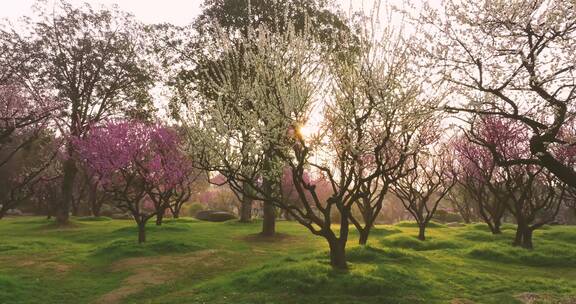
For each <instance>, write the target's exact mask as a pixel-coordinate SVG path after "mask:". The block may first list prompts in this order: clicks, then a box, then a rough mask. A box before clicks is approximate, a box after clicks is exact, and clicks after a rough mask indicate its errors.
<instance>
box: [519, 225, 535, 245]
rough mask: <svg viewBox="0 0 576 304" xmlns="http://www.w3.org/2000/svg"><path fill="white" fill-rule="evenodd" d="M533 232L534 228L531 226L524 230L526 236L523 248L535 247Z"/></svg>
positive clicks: (523, 240)
mask: <svg viewBox="0 0 576 304" xmlns="http://www.w3.org/2000/svg"><path fill="white" fill-rule="evenodd" d="M532 232H533V230H532V229H531V228H529V227H528V228H527V229H526V230H524V237H523V239H522V248H524V249H533V248H534V244H532Z"/></svg>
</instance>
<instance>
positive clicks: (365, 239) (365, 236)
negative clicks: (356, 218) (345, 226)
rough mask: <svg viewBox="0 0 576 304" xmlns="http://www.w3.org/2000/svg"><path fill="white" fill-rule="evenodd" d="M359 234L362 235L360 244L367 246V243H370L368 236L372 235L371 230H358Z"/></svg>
mask: <svg viewBox="0 0 576 304" xmlns="http://www.w3.org/2000/svg"><path fill="white" fill-rule="evenodd" d="M358 232H359V233H360V238H359V240H358V244H360V245H366V243H368V236H369V235H370V229H369V228H368V227H366V228H365V229H362V230H358Z"/></svg>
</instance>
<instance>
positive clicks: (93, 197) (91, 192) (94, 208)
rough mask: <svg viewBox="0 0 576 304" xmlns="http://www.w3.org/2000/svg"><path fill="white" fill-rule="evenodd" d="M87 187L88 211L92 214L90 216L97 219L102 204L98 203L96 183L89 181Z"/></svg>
mask: <svg viewBox="0 0 576 304" xmlns="http://www.w3.org/2000/svg"><path fill="white" fill-rule="evenodd" d="M89 183H90V184H89V185H88V187H89V188H88V201H89V202H90V211H91V212H92V216H94V217H99V216H100V209H101V208H102V204H100V203H99V202H98V188H97V186H96V183H93V182H90V181H89Z"/></svg>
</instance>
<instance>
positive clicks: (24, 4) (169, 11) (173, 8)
mask: <svg viewBox="0 0 576 304" xmlns="http://www.w3.org/2000/svg"><path fill="white" fill-rule="evenodd" d="M47 1H48V3H54V2H55V0H47ZM68 1H69V2H70V3H72V4H73V5H80V4H82V3H89V4H91V5H93V6H99V5H105V6H111V5H113V4H117V5H118V6H119V7H120V9H121V10H123V11H127V12H130V13H132V14H134V15H135V16H136V18H137V19H139V20H140V21H142V22H144V23H161V22H169V23H173V24H176V25H186V24H189V23H190V22H192V21H193V20H194V19H195V18H196V16H198V14H200V5H201V4H202V2H203V0H68ZM280 1H281V0H280ZM374 1H377V0H336V3H338V4H339V5H340V6H341V8H342V9H343V10H344V11H348V10H349V9H350V8H351V4H352V9H353V10H359V9H362V8H364V9H366V10H368V9H369V8H371V7H372V6H373V4H374ZM390 1H392V2H399V1H398V0H390ZM382 2H383V3H384V2H386V0H382ZM429 2H440V0H429ZM34 3H35V0H0V18H8V19H9V20H11V21H15V20H16V19H17V18H18V17H21V16H23V15H30V13H31V7H32V5H33V4H34Z"/></svg>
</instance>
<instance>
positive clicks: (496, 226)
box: [492, 220, 502, 234]
mask: <svg viewBox="0 0 576 304" xmlns="http://www.w3.org/2000/svg"><path fill="white" fill-rule="evenodd" d="M500 226H502V223H501V222H500V221H499V220H496V221H495V222H494V229H493V230H492V234H502V230H501V229H500Z"/></svg>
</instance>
